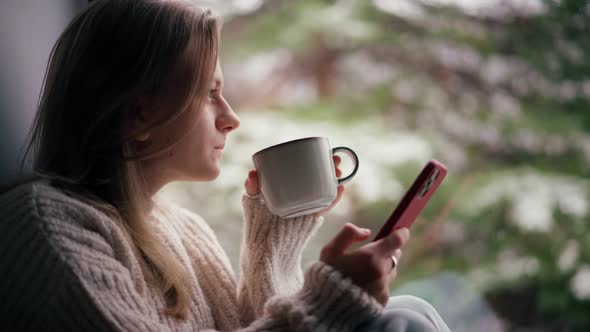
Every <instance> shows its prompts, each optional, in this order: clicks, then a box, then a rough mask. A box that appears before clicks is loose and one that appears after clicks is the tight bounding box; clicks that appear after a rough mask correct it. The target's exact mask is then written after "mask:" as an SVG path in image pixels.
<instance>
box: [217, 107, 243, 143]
mask: <svg viewBox="0 0 590 332" xmlns="http://www.w3.org/2000/svg"><path fill="white" fill-rule="evenodd" d="M221 107H222V109H223V110H222V112H221V114H220V115H219V116H218V117H217V120H216V126H217V129H218V130H220V131H221V132H223V133H224V134H227V133H229V132H230V131H233V130H235V129H236V128H238V127H239V126H240V117H238V115H237V114H236V113H235V112H234V110H233V109H232V108H231V106H230V105H229V103H228V102H227V101H226V100H225V99H223V103H222V105H221Z"/></svg>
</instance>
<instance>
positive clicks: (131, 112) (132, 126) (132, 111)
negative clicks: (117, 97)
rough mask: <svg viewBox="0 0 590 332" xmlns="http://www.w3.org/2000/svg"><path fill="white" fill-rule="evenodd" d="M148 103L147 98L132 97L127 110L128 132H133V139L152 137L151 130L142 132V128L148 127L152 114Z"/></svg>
mask: <svg viewBox="0 0 590 332" xmlns="http://www.w3.org/2000/svg"><path fill="white" fill-rule="evenodd" d="M148 105H149V103H148V102H147V100H146V98H144V97H139V96H136V97H133V98H131V101H130V103H129V107H128V111H127V119H126V120H127V125H126V129H127V132H128V133H131V134H133V135H134V136H133V139H134V140H136V141H139V142H144V141H147V140H148V139H149V138H150V132H149V131H143V132H142V129H143V128H146V127H147V125H148V123H149V119H150V115H151V112H150V109H149V107H148Z"/></svg>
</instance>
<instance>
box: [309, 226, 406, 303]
mask: <svg viewBox="0 0 590 332" xmlns="http://www.w3.org/2000/svg"><path fill="white" fill-rule="evenodd" d="M370 235H371V231H370V230H368V229H362V228H359V227H357V226H355V225H353V224H350V223H347V224H346V225H344V227H343V228H342V230H340V232H339V233H338V234H336V236H335V237H334V238H333V239H332V240H331V241H330V242H329V243H328V244H326V245H325V246H324V247H323V248H322V251H321V255H320V260H321V261H323V262H324V263H326V264H328V265H331V266H332V267H334V268H335V269H336V270H338V271H340V272H341V273H342V274H344V275H345V276H347V277H349V278H350V279H352V281H353V282H354V283H355V284H356V285H358V286H359V287H361V288H363V289H364V290H365V291H366V292H367V293H369V294H371V295H372V296H373V297H375V299H377V301H379V302H380V303H381V304H383V305H386V304H387V301H388V300H389V284H390V283H391V281H392V280H394V279H395V277H396V276H397V268H395V267H393V260H392V259H391V256H395V257H396V258H397V260H398V261H399V259H400V258H401V256H402V251H401V249H402V248H403V247H404V245H405V244H406V242H408V240H409V238H410V231H409V230H408V229H407V228H402V229H399V230H397V231H395V232H393V233H391V234H390V235H389V236H386V237H384V238H382V239H381V240H379V241H376V242H371V243H367V244H365V245H364V246H362V247H360V248H358V249H357V250H355V251H352V252H350V253H345V251H346V250H347V249H348V248H349V247H350V246H351V245H352V244H353V243H355V242H360V241H364V240H366V239H367V238H368V237H369V236H370Z"/></svg>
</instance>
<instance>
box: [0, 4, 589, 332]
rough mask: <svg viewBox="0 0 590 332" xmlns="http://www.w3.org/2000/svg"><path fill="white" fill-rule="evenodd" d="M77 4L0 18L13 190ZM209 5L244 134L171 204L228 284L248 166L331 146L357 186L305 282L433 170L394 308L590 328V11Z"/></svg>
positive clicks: (490, 326)
mask: <svg viewBox="0 0 590 332" xmlns="http://www.w3.org/2000/svg"><path fill="white" fill-rule="evenodd" d="M85 3H86V1H73V0H71V1H65V0H63V1H57V0H55V1H51V2H48V1H41V0H37V1H35V0H24V1H17V0H3V2H2V3H1V4H0V36H1V38H2V39H1V42H2V44H1V45H2V48H1V53H0V69H2V71H1V72H2V78H1V80H0V112H1V113H0V115H1V116H0V120H1V122H0V138H1V139H2V144H1V145H0V146H1V148H2V149H1V150H0V152H1V155H0V158H2V163H0V165H1V167H2V169H0V176H1V177H0V179H1V180H2V181H10V179H12V178H14V177H15V176H17V175H18V169H17V166H18V164H17V163H16V160H17V158H18V156H19V153H20V151H19V148H20V145H21V144H22V140H23V139H24V137H25V134H26V130H27V129H28V126H29V125H30V121H31V120H32V118H33V115H34V110H35V105H36V102H37V98H38V94H39V88H40V85H41V82H42V79H43V74H44V70H45V65H46V62H47V57H48V54H49V51H50V48H51V46H52V45H53V43H54V42H55V40H56V38H57V36H58V35H59V33H60V32H61V31H62V30H63V28H64V27H65V25H66V24H67V22H68V21H69V19H71V17H72V16H73V15H75V14H76V13H77V12H78V11H79V10H80V9H81V8H83V6H84V5H85ZM203 3H204V4H206V5H209V6H212V7H214V8H215V9H216V11H217V12H218V13H219V14H220V15H221V16H222V17H223V18H224V29H223V33H222V43H223V44H222V50H221V61H222V68H223V70H224V75H225V84H226V88H225V92H224V94H225V95H226V98H227V99H228V100H229V102H230V103H231V104H232V106H233V108H234V110H236V111H237V112H238V115H239V116H240V118H241V127H240V128H239V129H238V130H237V131H236V132H234V134H233V136H230V139H229V141H228V145H227V148H226V152H225V155H224V159H223V169H222V173H221V176H220V178H219V179H217V180H216V181H215V182H211V183H197V184H195V183H174V184H171V185H169V186H167V187H166V188H164V189H163V190H162V191H161V192H160V195H163V196H165V197H167V198H170V199H173V200H174V201H176V202H177V203H178V204H180V205H183V206H185V207H187V208H189V209H191V210H193V211H196V212H197V213H199V214H201V215H202V216H203V217H205V219H206V220H207V221H208V222H209V223H210V225H211V226H212V227H213V228H214V230H215V231H216V232H217V234H218V238H219V240H220V242H221V243H222V245H223V246H224V247H225V248H226V250H227V252H228V254H229V255H230V259H231V262H232V264H233V265H234V266H235V267H236V270H237V266H238V258H239V244H240V240H241V231H242V221H241V211H242V210H241V195H242V193H243V182H244V180H245V179H246V176H247V172H248V170H249V169H252V168H253V163H252V160H251V155H252V154H253V153H255V152H256V151H258V150H259V149H262V148H264V147H267V146H269V145H272V144H276V143H280V142H284V141H287V140H290V139H295V138H300V137H305V136H325V137H328V138H329V140H330V142H331V144H332V146H333V147H336V146H348V147H350V148H352V149H353V150H355V151H356V152H357V154H358V155H359V158H360V169H359V172H358V173H357V176H356V177H355V179H354V180H353V181H352V182H350V183H349V184H348V185H347V187H346V192H345V195H344V197H343V199H342V201H341V203H340V204H339V205H338V206H337V207H336V208H335V209H334V210H333V211H332V212H331V213H330V214H329V215H327V216H326V221H325V223H324V225H323V227H322V228H321V229H320V230H319V232H318V233H317V235H316V236H315V237H314V238H313V239H312V240H311V241H310V243H309V245H308V247H307V249H306V250H305V252H304V258H303V264H304V266H306V265H309V264H310V263H311V262H313V261H315V260H316V259H317V257H318V253H319V250H320V248H321V247H322V246H323V244H324V243H325V242H326V241H327V240H328V239H330V238H331V237H332V236H333V235H334V234H335V233H336V232H337V231H338V230H339V229H340V228H341V227H342V225H343V224H344V223H346V222H352V223H354V224H356V225H358V226H361V227H367V228H371V229H372V230H373V231H374V232H376V231H377V230H378V229H379V227H380V226H381V225H382V223H383V222H384V220H386V219H387V217H388V216H389V214H390V213H391V211H392V210H393V208H394V207H395V205H396V204H397V202H398V201H399V199H400V198H401V196H402V195H403V193H404V192H405V190H406V189H407V188H408V187H409V185H410V184H411V182H412V181H413V179H414V178H415V177H416V175H417V174H418V173H419V171H420V170H421V168H422V167H423V165H424V164H425V163H426V162H427V161H428V160H429V159H431V158H435V159H438V160H440V161H441V162H443V163H444V164H445V165H446V166H447V167H448V169H449V174H448V176H447V179H446V180H445V182H444V183H443V185H442V186H441V187H440V189H439V191H438V192H437V194H436V195H435V196H434V197H433V199H432V200H431V202H430V203H429V205H428V207H427V208H426V210H425V211H423V213H422V214H421V216H420V218H419V220H418V221H417V222H416V223H415V224H414V226H413V228H412V241H411V242H410V244H409V246H408V248H407V249H406V250H405V251H404V257H403V259H402V261H401V262H400V267H399V276H398V279H397V280H396V281H395V282H394V283H392V286H391V287H392V292H393V293H394V294H413V295H417V296H420V297H422V298H424V299H426V300H428V301H430V302H431V303H432V304H433V305H434V306H435V307H436V308H437V310H438V311H439V312H440V313H441V315H442V316H443V318H444V319H445V320H446V321H447V323H448V325H449V327H450V328H451V329H452V330H453V331H588V330H590V211H589V206H588V194H589V190H590V187H589V184H590V183H589V177H590V61H589V60H590V53H589V52H590V3H589V1H580V0H555V1H553V0H552V1H542V0H520V1H519V0H415V1H411V0H372V1H369V0H306V1H302V0H300V1H296V0H292V1H285V0H283V1H280V0H277V1H268V0H267V1H264V0H227V1H206V2H203ZM343 159H344V162H343V164H342V169H343V171H344V173H345V174H346V173H347V172H349V171H351V162H350V161H348V160H347V158H346V156H343Z"/></svg>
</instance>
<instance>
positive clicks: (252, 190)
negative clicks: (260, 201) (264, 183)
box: [244, 170, 260, 196]
mask: <svg viewBox="0 0 590 332" xmlns="http://www.w3.org/2000/svg"><path fill="white" fill-rule="evenodd" d="M244 187H245V188H246V193H247V194H248V195H250V196H255V195H258V194H260V186H259V185H258V174H257V173H256V171H255V170H250V172H248V178H247V179H246V182H244Z"/></svg>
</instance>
